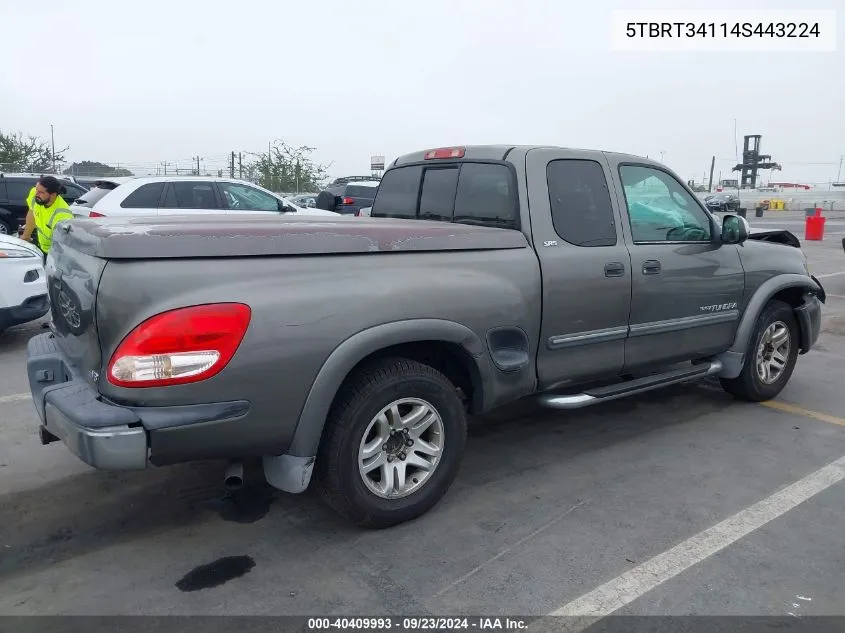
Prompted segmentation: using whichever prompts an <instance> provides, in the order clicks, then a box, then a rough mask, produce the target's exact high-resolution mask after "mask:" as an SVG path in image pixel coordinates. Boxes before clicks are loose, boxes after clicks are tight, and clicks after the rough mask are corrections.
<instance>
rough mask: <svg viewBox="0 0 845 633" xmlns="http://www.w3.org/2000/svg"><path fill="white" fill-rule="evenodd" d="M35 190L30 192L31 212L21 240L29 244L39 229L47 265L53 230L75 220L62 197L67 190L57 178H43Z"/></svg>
mask: <svg viewBox="0 0 845 633" xmlns="http://www.w3.org/2000/svg"><path fill="white" fill-rule="evenodd" d="M33 190H34V192H35V193H34V194H33V192H32V191H30V195H29V197H27V205H28V206H29V210H28V211H27V212H26V226H25V227H24V230H23V235H22V236H21V239H23V240H24V241H25V242H28V241H29V240H30V239H31V237H32V232H33V230H35V229H38V233H37V239H38V248H40V249H41V252H42V253H43V254H44V261H45V263H46V261H47V253H49V252H50V246H51V245H52V243H53V229H54V228H55V226H56V224H58V223H59V222H61V221H62V220H70V219H73V214H72V213H71V212H70V210H69V207H68V204H67V202H65V200H64V198H62V196H61V193H62V192H63V191H65V188H64V187H63V186H62V184H61V183H60V182H59V180H58V178H56V177H55V176H42V177H41V178H39V179H38V182H37V183H35V187H34V188H33Z"/></svg>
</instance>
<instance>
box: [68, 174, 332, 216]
mask: <svg viewBox="0 0 845 633" xmlns="http://www.w3.org/2000/svg"><path fill="white" fill-rule="evenodd" d="M71 211H72V212H73V214H74V216H76V217H94V218H96V217H122V216H126V217H129V216H145V215H191V214H220V213H223V214H232V213H243V212H246V213H276V214H278V213H295V214H297V215H332V216H336V215H339V214H337V213H334V212H332V211H324V210H321V209H306V208H303V207H298V206H296V205H295V204H293V203H292V202H290V201H289V200H285V199H284V198H282V197H280V196H277V195H276V194H274V193H272V192H270V191H267V190H266V189H264V188H262V187H259V186H257V185H254V184H252V183H248V182H244V181H243V180H237V179H233V178H214V177H210V176H199V177H197V176H139V177H137V178H130V179H128V180H127V181H126V182H124V183H122V184H120V185H118V186H116V187H114V188H113V189H103V188H100V187H97V188H94V189H91V190H90V191H89V192H88V193H86V194H85V195H83V196H81V197H80V198H79V199H78V200H77V201H76V202H75V203H74V204H73V205H71Z"/></svg>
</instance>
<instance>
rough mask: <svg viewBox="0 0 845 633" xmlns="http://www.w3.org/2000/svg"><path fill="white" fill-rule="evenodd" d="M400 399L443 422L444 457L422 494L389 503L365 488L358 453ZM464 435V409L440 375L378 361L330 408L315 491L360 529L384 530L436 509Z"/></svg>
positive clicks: (405, 363)
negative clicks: (421, 404) (427, 408)
mask: <svg viewBox="0 0 845 633" xmlns="http://www.w3.org/2000/svg"><path fill="white" fill-rule="evenodd" d="M402 398H417V399H421V400H424V401H426V402H427V403H430V405H431V406H432V407H433V408H434V410H435V411H436V413H437V414H438V415H439V417H440V420H441V422H442V438H443V444H442V453H441V455H440V458H439V461H438V462H437V464H436V466H435V467H434V469H433V470H432V471H431V474H430V475H428V479H427V480H425V481H422V483H421V484H420V487H419V488H418V489H416V490H414V491H412V492H410V494H408V496H405V497H400V498H393V499H386V498H382V497H379V496H377V495H376V494H375V493H373V492H372V491H371V490H370V489H369V488H368V487H367V485H366V484H365V482H364V477H363V476H362V475H361V473H360V472H359V462H358V451H359V447H360V445H361V442H362V440H363V439H364V437H363V436H364V433H365V431H367V429H368V427H369V425H370V423H371V421H372V420H373V419H374V418H375V417H376V416H377V415H378V413H379V412H380V411H381V410H382V409H383V408H384V407H387V406H388V405H390V404H391V403H393V402H395V401H397V400H400V399H402ZM466 433H467V420H466V413H465V411H464V407H463V404H462V402H461V399H460V398H459V396H458V393H457V391H456V389H455V386H454V385H453V384H452V383H451V382H450V381H449V380H448V379H447V378H446V377H445V376H444V375H443V374H442V373H440V372H439V371H437V370H436V369H434V368H432V367H430V366H428V365H424V364H422V363H419V362H417V361H413V360H408V359H404V358H388V359H384V360H381V361H376V362H375V363H372V364H370V365H368V366H365V367H363V368H362V369H361V370H360V371H358V372H357V373H356V374H355V375H354V376H353V377H352V378H351V379H350V380H349V381H348V382H347V383H346V385H345V386H344V387H343V390H342V392H341V393H340V394H338V397H337V398H336V400H335V402H334V404H333V405H332V408H331V410H330V412H329V415H328V419H327V420H326V428H325V431H324V433H323V439H322V442H321V445H320V451H319V453H318V455H317V462H316V464H315V475H316V477H315V479H316V483H317V489H318V490H319V492H320V494H321V495H322V496H323V498H324V499H325V501H326V502H327V503H328V504H329V505H330V506H331V507H332V508H334V509H335V510H336V511H337V512H339V513H340V514H341V515H343V516H344V517H345V518H347V519H348V520H349V521H351V522H353V523H355V524H356V525H358V526H361V527H366V528H386V527H390V526H393V525H397V524H400V523H404V522H406V521H410V520H412V519H415V518H417V517H419V516H421V515H422V514H425V513H426V512H427V511H428V510H430V509H431V508H432V507H433V506H434V505H436V504H437V503H438V502H439V501H440V499H441V498H442V497H443V495H444V494H446V491H447V490H448V489H449V487H450V486H451V485H452V482H453V481H454V480H455V477H456V476H457V474H458V470H459V468H460V464H461V460H462V458H463V453H464V448H465V446H466ZM401 450H403V451H404V450H405V449H401ZM409 452H410V451H409ZM385 459H386V458H385ZM403 461H404V459H403ZM403 468H404V466H403Z"/></svg>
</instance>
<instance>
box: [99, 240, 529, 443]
mask: <svg viewBox="0 0 845 633" xmlns="http://www.w3.org/2000/svg"><path fill="white" fill-rule="evenodd" d="M218 301H239V302H244V303H247V304H249V305H250V307H251V308H252V320H251V323H250V326H249V329H248V331H247V334H246V336H245V338H244V340H243V342H242V343H241V346H240V348H239V349H238V351H237V353H236V354H235V356H234V358H233V359H232V361H231V362H230V363H229V365H228V366H227V367H226V368H225V369H224V370H223V371H222V372H221V373H220V374H218V375H216V376H214V377H212V378H210V379H208V380H205V381H202V382H199V383H194V384H189V385H178V386H172V387H165V388H145V389H126V388H119V387H115V386H113V385H111V384H110V383H109V382H108V381H107V379H106V367H107V364H108V360H109V358H110V357H111V354H112V353H113V352H114V350H115V349H116V347H117V345H118V344H119V343H120V341H121V340H122V339H123V338H124V337H125V336H126V335H127V334H128V333H129V332H130V331H131V329H132V328H133V327H135V326H136V325H138V324H139V323H140V322H141V321H143V320H145V319H146V318H148V317H150V316H152V315H154V314H157V313H159V312H162V311H164V310H169V309H173V308H177V307H180V306H188V305H195V304H202V303H210V302H218ZM540 301H541V291H540V274H539V268H538V264H537V260H536V257H535V255H534V252H533V250H531V249H530V248H528V247H527V245H526V247H525V248H521V249H511V250H488V251H452V252H436V253H425V252H405V253H375V254H367V255H334V256H315V257H267V258H258V257H253V258H226V259H201V260H196V259H194V260H192V259H181V260H164V259H162V260H146V261H138V260H134V261H133V260H128V261H119V260H113V261H110V262H109V264H108V265H107V266H106V269H105V271H104V273H103V277H102V281H101V284H100V288H99V292H98V300H97V317H98V324H99V332H100V340H101V343H102V346H103V360H102V365H103V367H102V372H101V374H100V380H99V390H100V392H101V393H102V394H103V395H105V396H106V397H108V398H110V399H112V400H114V401H117V402H121V403H124V404H131V405H143V406H164V405H186V404H196V403H206V402H223V401H229V400H238V399H245V400H248V401H249V402H250V405H251V411H250V413H249V414H248V416H247V417H245V418H243V419H241V420H238V421H237V422H236V424H237V433H232V432H231V428H229V431H227V432H221V430H220V429H219V430H218V431H217V432H215V430H214V429H213V428H209V430H208V433H207V434H206V435H205V436H204V438H203V441H204V442H207V443H209V445H207V446H206V447H205V448H204V449H203V451H202V453H203V456H209V457H211V456H218V455H219V456H223V455H227V454H228V455H232V454H256V455H258V454H270V453H276V454H278V453H282V452H284V451H285V450H286V448H287V447H288V445H289V443H290V441H291V438H292V435H293V432H294V429H295V427H296V424H297V422H298V419H299V416H300V412H301V411H302V407H303V404H304V402H305V399H306V397H307V396H308V393H309V391H310V389H311V386H312V384H313V382H314V379H315V377H316V376H317V374H318V372H319V371H320V368H321V367H322V366H323V363H324V362H325V361H326V359H327V358H328V357H329V355H330V354H331V353H332V351H333V350H335V349H336V348H337V347H338V346H339V345H340V344H341V343H342V342H343V341H345V340H347V339H348V338H349V337H351V336H353V335H354V334H356V333H358V332H361V331H362V330H365V329H368V328H371V327H373V326H377V325H379V324H384V323H390V322H395V321H402V320H411V319H424V318H432V319H446V320H451V321H454V322H457V323H460V324H462V325H465V326H467V327H469V328H470V329H471V330H472V331H473V332H475V333H476V334H477V335H478V336H479V338H481V340H482V341H484V340H485V334H486V333H487V331H488V330H490V329H491V328H495V327H500V326H518V327H520V328H522V329H523V330H524V331H525V333H526V334H527V336H528V337H529V340H530V342H531V362H530V370H529V371H530V373H531V378H532V380H533V373H534V355H535V353H536V341H537V338H538V333H539V326H540V311H541V306H540ZM485 353H486V352H485ZM505 382H506V381H505ZM523 382H524V381H523Z"/></svg>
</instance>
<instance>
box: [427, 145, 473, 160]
mask: <svg viewBox="0 0 845 633" xmlns="http://www.w3.org/2000/svg"><path fill="white" fill-rule="evenodd" d="M464 154H466V149H464V148H463V147H441V148H440V149H432V150H429V151H427V152H426V153H425V160H431V159H432V158H463V157H464Z"/></svg>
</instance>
